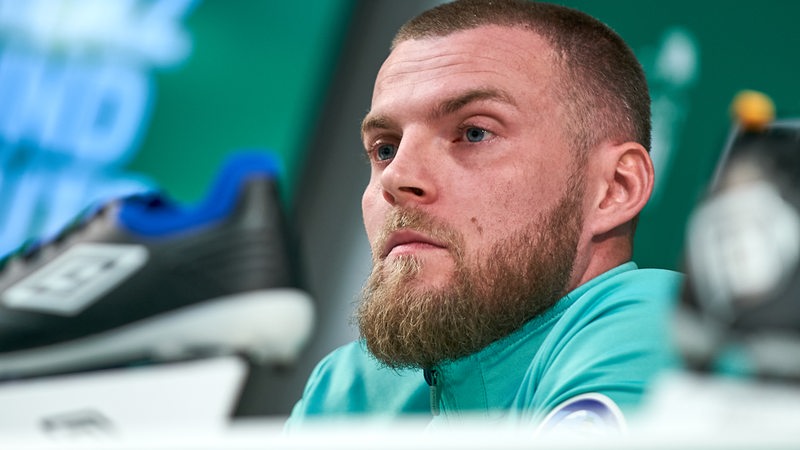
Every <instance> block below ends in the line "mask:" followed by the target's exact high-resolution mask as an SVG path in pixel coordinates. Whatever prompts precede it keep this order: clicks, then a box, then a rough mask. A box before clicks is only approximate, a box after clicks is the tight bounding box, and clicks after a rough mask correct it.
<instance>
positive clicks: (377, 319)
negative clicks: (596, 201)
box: [356, 175, 582, 368]
mask: <svg viewBox="0 0 800 450" xmlns="http://www.w3.org/2000/svg"><path fill="white" fill-rule="evenodd" d="M578 177H579V175H578ZM581 192H582V182H581V181H580V179H579V178H576V179H575V180H572V179H571V180H570V183H569V186H568V188H567V190H566V192H565V194H564V196H563V197H562V198H561V199H560V201H559V203H558V204H557V205H556V206H555V207H554V208H553V209H552V210H550V211H547V212H545V213H543V214H542V215H540V217H539V218H538V219H537V220H536V221H534V222H533V223H531V224H530V225H529V226H528V227H527V228H526V229H523V230H521V231H518V232H517V233H515V234H513V235H511V236H509V237H507V238H505V239H502V240H500V241H499V242H498V243H496V244H495V245H494V246H493V248H492V249H491V250H490V251H489V252H488V254H487V255H486V256H485V257H484V258H483V259H482V260H480V261H474V262H472V264H471V265H468V264H467V261H466V259H465V257H464V239H463V237H462V236H461V235H460V234H459V233H458V232H456V231H455V230H453V229H451V228H450V227H449V226H447V225H446V224H444V223H442V222H440V221H437V220H435V219H434V218H432V217H430V216H429V215H427V214H425V213H423V212H421V211H419V210H413V209H406V210H396V211H395V212H393V213H392V216H391V217H390V218H389V220H387V225H386V227H385V230H384V232H383V234H382V237H381V238H379V240H378V242H379V244H378V245H377V246H376V248H382V247H381V244H380V242H383V241H385V239H386V236H388V234H389V233H391V232H392V231H394V230H397V229H400V228H410V229H415V230H419V231H422V232H424V233H426V234H429V235H431V236H432V237H434V238H435V239H437V241H439V242H443V243H445V244H446V247H447V249H448V250H449V251H450V253H451V256H452V257H453V259H454V262H455V269H454V273H453V275H452V277H451V279H450V282H449V283H447V285H446V286H443V287H437V288H426V287H423V286H420V283H419V280H418V275H419V273H420V272H421V271H423V270H425V267H424V262H423V261H421V260H419V259H418V258H416V257H414V256H413V255H403V256H399V257H395V258H392V260H390V261H388V262H387V261H386V260H385V259H376V260H375V261H374V264H373V270H372V273H371V274H370V276H369V278H368V280H367V282H366V285H365V286H364V289H363V292H362V300H361V303H360V304H359V306H358V309H357V311H356V320H357V322H358V325H359V329H360V332H361V336H362V337H363V338H364V340H365V342H366V344H367V348H368V349H369V351H370V352H371V353H372V354H373V355H374V356H375V357H376V358H377V359H378V360H379V361H381V362H382V363H383V364H385V365H387V366H389V367H393V368H407V367H422V368H431V367H433V366H435V365H437V364H439V363H441V362H443V361H452V360H456V359H459V358H462V357H464V356H467V355H470V354H472V353H475V352H477V351H480V350H481V349H483V348H485V347H486V346H487V345H489V344H491V343H492V342H494V341H496V340H498V339H501V338H503V337H505V336H508V335H509V334H511V333H513V332H514V331H516V330H517V329H519V328H520V327H521V326H522V325H523V324H524V323H525V322H527V321H529V320H530V319H531V318H533V317H535V316H536V315H538V314H540V313H541V312H543V311H544V310H546V309H548V308H550V307H551V306H552V305H553V304H555V302H557V301H558V299H560V298H561V297H562V296H563V295H564V294H566V289H567V286H568V283H569V279H570V275H571V272H572V265H573V263H574V261H575V255H576V253H577V243H578V238H579V234H580V227H581V222H582V217H581V214H580V211H581V209H580V205H581V200H582V195H581Z"/></svg>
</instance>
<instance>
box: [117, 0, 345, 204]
mask: <svg viewBox="0 0 800 450" xmlns="http://www.w3.org/2000/svg"><path fill="white" fill-rule="evenodd" d="M352 8H353V2H352V1H343V0H337V1H331V0H302V1H291V2H289V1H274V0H236V1H223V0H205V1H202V2H200V3H198V5H197V6H196V8H195V9H194V10H193V11H192V12H191V13H190V14H189V15H188V16H187V18H186V20H185V27H186V29H187V31H188V33H189V34H190V35H191V39H192V42H193V50H192V53H191V55H190V56H189V58H188V59H187V60H186V61H185V63H184V64H183V65H181V66H180V67H178V68H175V69H169V70H161V71H159V72H158V73H157V74H156V76H155V85H156V90H157V94H156V99H155V104H154V109H153V112H152V117H151V125H150V127H149V129H148V131H147V133H146V136H145V137H144V139H143V141H142V145H141V149H140V151H139V153H138V154H137V155H136V156H135V158H134V159H133V160H132V161H131V163H130V164H129V165H128V168H129V169H130V170H131V171H134V172H142V173H145V174H147V175H150V176H151V177H153V178H154V180H155V181H156V182H157V183H158V185H159V186H161V187H162V188H164V189H165V190H166V191H167V192H169V193H170V194H171V195H172V196H173V197H175V198H176V199H178V200H181V201H187V202H191V201H195V200H198V199H199V198H201V197H202V196H203V195H204V193H205V192H206V188H207V187H208V185H209V184H210V183H211V180H213V178H214V175H215V173H216V171H217V169H218V168H219V165H220V163H221V162H222V161H223V160H224V158H225V157H226V155H228V154H229V153H230V152H232V151H237V150H242V149H267V150H269V151H272V152H274V153H276V154H278V155H279V156H280V157H281V160H282V162H283V165H284V169H285V177H284V179H283V180H282V181H283V188H284V190H283V192H284V199H285V200H287V201H288V199H289V198H291V197H292V195H293V193H294V190H295V183H296V182H299V180H298V179H297V178H298V177H299V174H300V172H301V167H302V165H303V163H304V162H305V157H304V156H305V155H304V153H305V148H306V145H307V144H308V141H309V138H310V134H311V133H312V132H313V131H314V123H315V121H316V120H317V112H318V110H319V108H320V107H321V103H322V101H323V100H324V96H325V95H326V90H327V88H328V81H329V76H330V74H331V71H332V67H333V65H334V63H335V61H336V58H337V56H338V53H339V50H340V48H339V47H340V45H341V43H342V42H341V41H342V38H343V36H344V32H345V29H346V26H347V22H348V20H349V18H350V16H351V13H352Z"/></svg>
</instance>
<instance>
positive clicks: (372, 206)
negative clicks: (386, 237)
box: [361, 183, 383, 242]
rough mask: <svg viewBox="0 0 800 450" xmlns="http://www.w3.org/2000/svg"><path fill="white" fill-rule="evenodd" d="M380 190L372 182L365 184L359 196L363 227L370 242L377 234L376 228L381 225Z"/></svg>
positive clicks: (378, 228)
mask: <svg viewBox="0 0 800 450" xmlns="http://www.w3.org/2000/svg"><path fill="white" fill-rule="evenodd" d="M380 195H381V193H380V191H379V190H378V189H376V188H375V185H374V184H373V183H370V184H369V185H367V188H366V189H365V190H364V194H363V195H362V196H361V214H362V217H363V219H364V229H365V230H366V232H367V238H368V239H369V241H370V242H372V241H373V239H374V237H375V236H376V235H377V233H378V230H380V227H381V226H382V225H383V212H382V211H381V210H380V209H381V207H380V203H381V202H380V201H379V200H380V198H379V196H380Z"/></svg>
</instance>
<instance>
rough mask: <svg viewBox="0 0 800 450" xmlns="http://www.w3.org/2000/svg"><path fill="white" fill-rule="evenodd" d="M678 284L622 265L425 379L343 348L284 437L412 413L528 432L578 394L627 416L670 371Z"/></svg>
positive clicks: (668, 276) (676, 277) (312, 383)
mask: <svg viewBox="0 0 800 450" xmlns="http://www.w3.org/2000/svg"><path fill="white" fill-rule="evenodd" d="M681 282H682V277H681V275H680V274H678V273H676V272H671V271H667V270H659V269H638V268H637V266H636V264H635V263H633V262H629V263H626V264H623V265H621V266H618V267H616V268H614V269H612V270H610V271H608V272H606V273H604V274H602V275H600V276H598V277H597V278H594V279H593V280H590V281H589V282H587V283H585V284H583V285H581V286H579V287H578V288H577V289H575V290H574V291H572V292H570V293H569V294H567V295H566V296H565V297H563V298H562V299H560V300H559V301H558V302H557V303H556V304H555V305H554V306H553V307H552V308H550V309H549V310H547V311H545V312H544V313H543V314H541V315H539V316H537V317H535V318H533V319H531V320H530V321H529V322H527V323H526V324H525V325H524V326H523V327H522V328H520V329H519V330H517V331H516V332H514V333H512V334H511V335H509V336H507V337H505V338H503V339H501V340H499V341H496V342H494V343H493V344H491V345H489V346H488V347H486V348H485V349H483V350H481V351H480V352H478V353H475V354H473V355H470V356H468V357H464V358H461V359H458V360H456V361H451V362H446V363H443V364H441V365H439V366H438V367H436V368H435V369H434V371H433V372H427V373H424V374H423V371H422V370H421V369H414V370H411V369H409V370H393V369H389V368H386V367H383V366H381V364H380V363H378V362H377V361H376V360H375V359H374V358H373V357H372V356H371V355H370V354H369V352H368V351H367V350H366V347H365V345H364V344H363V342H360V341H356V342H352V343H350V344H347V345H345V346H343V347H341V348H339V349H337V350H335V351H334V352H332V353H331V354H330V355H328V356H327V357H326V358H324V359H323V360H322V361H321V362H320V363H319V364H318V365H317V367H316V368H315V370H314V371H313V373H312V374H311V376H310V378H309V380H308V383H307V385H306V388H305V391H304V393H303V397H302V399H301V400H300V401H299V402H298V403H297V404H296V405H295V407H294V409H293V411H292V414H291V416H290V417H289V420H288V422H287V424H286V427H287V430H289V431H293V430H297V429H299V428H301V427H302V426H303V425H304V424H306V423H308V422H309V421H313V420H314V419H318V418H335V417H337V416H338V417H348V418H352V417H353V415H355V414H362V415H364V414H369V415H370V416H369V417H370V418H383V419H392V418H396V417H400V416H404V417H411V416H410V415H415V416H416V417H420V418H425V417H427V418H429V419H430V421H431V424H432V425H434V426H436V425H440V424H446V423H454V422H458V421H459V420H460V419H474V418H485V419H488V420H504V419H510V420H512V421H514V422H522V423H528V422H529V423H532V424H533V423H541V422H542V420H543V419H544V418H545V416H546V415H547V414H550V413H552V412H553V411H555V410H557V409H559V408H560V406H559V405H566V404H569V401H570V399H575V398H580V397H579V396H581V395H583V394H597V395H598V396H599V397H602V398H604V399H606V400H610V401H611V406H612V407H613V408H618V409H619V410H621V411H622V412H628V411H630V410H632V409H634V408H635V407H636V406H637V405H638V404H639V403H640V402H641V400H642V397H643V395H644V394H645V392H646V389H647V387H648V384H649V383H650V382H651V381H653V379H654V377H656V376H657V375H658V374H659V373H660V372H661V371H663V370H666V369H669V368H674V367H675V366H676V365H677V362H678V358H677V354H676V352H675V351H674V349H673V346H672V344H671V342H672V339H671V337H670V331H669V319H670V316H671V313H672V310H673V307H674V302H675V300H676V299H677V296H678V292H679V289H680V285H681ZM426 379H427V381H426ZM429 384H433V386H430V385H429Z"/></svg>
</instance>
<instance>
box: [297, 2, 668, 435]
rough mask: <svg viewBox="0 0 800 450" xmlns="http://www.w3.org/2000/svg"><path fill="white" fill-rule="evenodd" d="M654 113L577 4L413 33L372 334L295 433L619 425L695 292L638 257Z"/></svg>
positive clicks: (387, 92)
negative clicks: (427, 424)
mask: <svg viewBox="0 0 800 450" xmlns="http://www.w3.org/2000/svg"><path fill="white" fill-rule="evenodd" d="M649 102H650V101H649V95H648V91H647V86H646V82H645V79H644V74H643V72H642V69H641V67H640V65H639V63H638V62H637V61H636V59H635V57H634V55H633V54H632V52H631V51H630V49H629V48H628V47H627V46H626V45H625V43H624V42H623V41H622V40H621V38H619V37H618V36H617V35H616V34H615V33H614V32H612V31H611V30H609V29H608V28H607V27H605V26H604V25H602V24H601V23H600V22H598V21H596V20H594V19H592V18H590V17H588V16H586V15H585V14H582V13H579V12H577V11H574V10H570V9H566V8H563V7H559V6H554V5H549V4H539V3H532V2H525V1H517V0H493V1H490V0H464V1H456V2H454V3H448V4H444V5H441V6H439V7H437V8H434V9H432V10H430V11H427V12H425V13H423V14H422V15H420V16H419V17H417V18H415V19H413V20H411V21H410V22H408V23H407V24H405V25H404V26H403V27H402V28H401V29H400V31H399V32H398V34H397V35H396V37H395V39H394V41H393V44H392V51H391V54H390V55H389V57H388V58H387V60H386V61H385V62H384V64H383V66H382V67H381V70H380V72H379V73H378V76H377V79H376V82H375V87H374V91H373V98H372V105H371V109H370V111H369V113H368V114H367V115H366V117H365V118H364V120H363V123H362V137H363V142H364V146H365V148H366V152H367V155H368V157H369V160H370V162H371V178H370V182H369V184H368V186H367V187H366V190H365V192H364V195H363V199H362V208H363V215H364V224H365V227H366V231H367V235H368V238H369V240H370V243H371V246H372V253H373V260H374V266H373V270H372V273H371V275H370V277H369V280H368V281H367V284H366V286H365V288H364V293H363V299H362V301H361V303H360V305H359V307H358V311H357V319H358V324H359V327H360V331H361V334H362V337H363V338H362V339H361V340H359V341H358V342H354V343H351V344H349V345H346V346H344V347H342V348H340V349H338V350H336V351H334V352H333V353H332V354H331V355H329V356H328V357H326V358H325V359H324V360H323V361H322V362H321V363H320V364H319V365H318V366H317V368H316V369H315V371H314V373H313V374H312V375H311V378H310V380H309V382H308V385H307V387H306V390H305V392H304V395H303V398H302V399H301V400H300V401H299V402H298V404H297V405H296V406H295V408H294V410H293V413H292V416H291V418H290V420H289V422H288V424H287V425H288V428H289V429H298V428H300V427H301V426H302V425H303V424H305V423H307V422H308V421H309V420H310V419H314V418H324V417H339V416H342V415H347V416H351V415H353V414H370V416H374V417H384V418H385V417H389V418H391V417H397V416H401V415H407V414H408V415H416V416H417V417H419V416H422V417H430V420H431V422H432V423H433V424H438V423H449V422H458V421H459V420H460V419H461V418H474V417H482V418H486V419H490V420H492V419H508V420H511V421H512V422H514V423H522V424H525V423H532V424H537V425H539V426H542V427H551V426H559V425H563V424H566V423H569V422H570V420H574V419H575V418H576V417H583V418H585V417H589V416H591V417H592V418H593V419H592V420H600V421H601V422H604V423H610V424H612V426H621V425H622V423H623V421H624V418H623V416H622V411H627V410H630V409H631V408H633V407H635V406H636V405H637V404H638V403H639V402H640V401H641V398H642V395H643V394H644V392H645V389H646V388H647V385H648V383H649V382H650V381H651V380H652V379H653V378H654V377H655V376H656V375H657V374H658V373H659V371H660V370H662V369H664V368H666V367H669V366H670V365H671V364H672V363H673V356H672V353H671V351H670V347H669V336H668V333H667V327H666V324H665V322H666V319H667V316H668V314H669V311H670V309H671V301H672V299H673V298H674V297H676V294H677V290H678V285H679V283H680V278H679V276H678V274H675V273H672V272H668V271H661V270H642V269H638V268H637V267H636V265H635V264H634V263H633V262H631V255H632V241H633V234H634V229H635V225H636V219H637V216H638V214H639V212H640V211H641V210H642V208H643V207H644V206H645V204H646V202H647V200H648V198H649V196H650V193H651V191H652V188H653V167H652V163H651V160H650V157H649V154H648V148H649V144H650V109H649V108H650V103H649ZM579 421H580V420H579Z"/></svg>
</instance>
